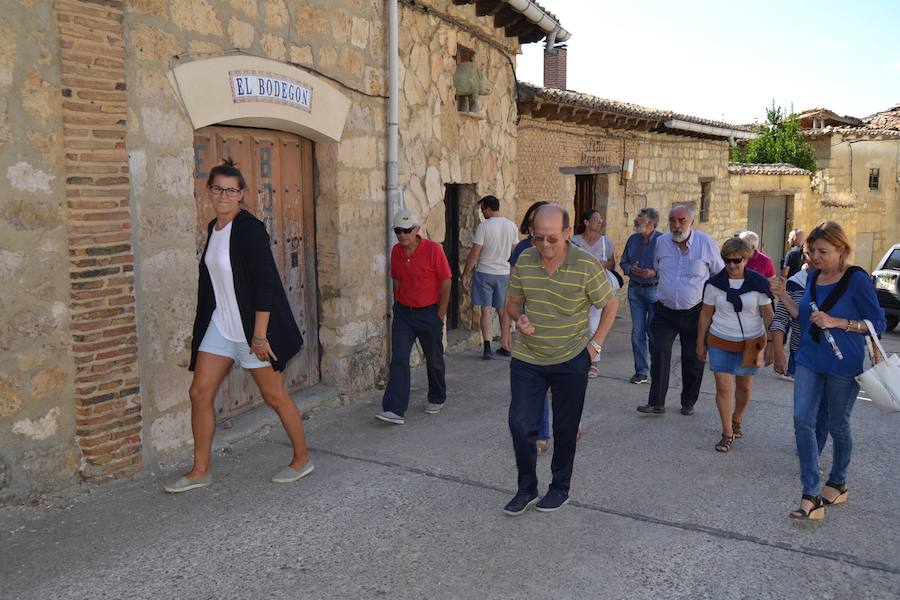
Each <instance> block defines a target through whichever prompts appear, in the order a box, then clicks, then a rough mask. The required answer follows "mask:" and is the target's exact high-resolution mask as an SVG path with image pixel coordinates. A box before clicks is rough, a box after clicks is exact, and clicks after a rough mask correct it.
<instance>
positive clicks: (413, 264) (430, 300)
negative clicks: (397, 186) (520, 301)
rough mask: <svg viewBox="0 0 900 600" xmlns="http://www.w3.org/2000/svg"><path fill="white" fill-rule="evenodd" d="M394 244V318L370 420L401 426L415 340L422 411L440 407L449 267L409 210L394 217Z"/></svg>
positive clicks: (443, 391)
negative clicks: (387, 363) (421, 360)
mask: <svg viewBox="0 0 900 600" xmlns="http://www.w3.org/2000/svg"><path fill="white" fill-rule="evenodd" d="M393 222H394V233H395V234H396V236H397V243H396V244H394V248H393V249H392V250H391V278H392V279H393V280H394V309H393V310H394V319H393V321H392V322H391V348H392V350H391V369H390V374H389V375H388V384H387V388H386V389H385V390H384V397H383V398H382V399H381V407H382V408H383V409H384V410H383V411H382V412H380V413H378V414H377V415H375V418H376V419H378V420H380V421H384V422H386V423H393V424H395V425H402V424H403V423H404V422H405V418H404V416H403V415H404V414H405V413H406V409H407V407H408V406H409V355H410V352H411V351H412V347H413V344H414V343H415V341H416V338H418V339H419V343H420V344H421V345H422V352H423V353H424V354H425V364H426V370H427V373H428V403H427V404H426V405H425V412H426V413H427V414H429V415H436V414H438V413H439V412H441V409H442V408H444V400H445V399H446V398H447V385H446V383H445V382H444V344H443V338H444V317H445V316H446V315H447V305H448V304H449V303H450V278H451V277H452V274H451V272H450V265H449V264H448V263H447V257H446V256H445V255H444V249H443V248H441V246H440V244H437V243H435V242H433V241H431V240H428V239H425V238H423V237H421V236H420V235H419V220H418V217H416V215H415V213H413V212H412V211H410V210H406V209H404V210H401V211H400V212H398V213H397V214H396V215H394V221H393Z"/></svg>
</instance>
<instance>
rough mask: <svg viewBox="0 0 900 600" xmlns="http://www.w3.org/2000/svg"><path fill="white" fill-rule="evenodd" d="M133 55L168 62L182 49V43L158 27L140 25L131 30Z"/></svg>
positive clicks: (153, 60) (148, 59)
mask: <svg viewBox="0 0 900 600" xmlns="http://www.w3.org/2000/svg"><path fill="white" fill-rule="evenodd" d="M129 37H130V44H129V46H130V47H131V48H132V49H133V50H134V52H133V53H132V54H131V56H136V57H138V58H140V59H142V60H147V61H150V62H155V63H162V64H168V63H169V61H170V60H172V57H174V56H175V55H176V54H178V53H179V52H180V51H181V44H180V43H179V42H178V39H177V38H176V37H175V36H174V35H172V34H171V33H167V32H165V31H163V30H161V29H158V28H156V27H150V26H147V25H139V26H137V27H135V28H133V29H130V30H129Z"/></svg>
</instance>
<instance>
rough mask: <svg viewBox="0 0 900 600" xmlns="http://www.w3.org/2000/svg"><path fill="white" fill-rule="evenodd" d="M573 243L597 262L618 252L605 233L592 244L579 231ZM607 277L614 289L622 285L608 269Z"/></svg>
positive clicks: (573, 238)
mask: <svg viewBox="0 0 900 600" xmlns="http://www.w3.org/2000/svg"><path fill="white" fill-rule="evenodd" d="M572 243H573V244H575V245H576V246H578V247H579V248H581V249H582V250H584V251H585V252H587V253H588V254H590V255H591V256H593V257H594V258H596V259H597V262H606V261H608V260H609V259H611V258H612V257H613V254H615V252H616V245H615V244H614V243H613V242H612V240H611V239H609V238H608V237H606V236H605V235H601V236H600V237H599V238H597V241H596V242H594V245H593V246H591V245H589V244H588V243H587V241H585V239H584V237H582V235H581V234H580V233H579V234H578V235H576V236H572ZM606 279H607V280H608V281H609V285H611V286H612V289H613V290H618V289H619V288H620V287H622V286H620V285H619V280H618V279H616V276H615V275H613V274H612V273H610V272H609V271H606ZM595 329H596V327H595Z"/></svg>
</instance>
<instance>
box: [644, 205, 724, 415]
mask: <svg viewBox="0 0 900 600" xmlns="http://www.w3.org/2000/svg"><path fill="white" fill-rule="evenodd" d="M693 226H694V211H693V210H692V209H691V208H689V207H687V206H682V205H676V206H673V207H672V210H671V211H669V233H667V234H664V235H662V236H660V238H659V239H658V240H657V241H656V255H655V258H654V263H655V269H656V272H657V273H658V274H659V286H658V298H659V300H658V302H657V304H656V306H655V307H654V310H653V320H652V321H651V322H650V339H651V342H650V397H649V399H648V401H647V404H644V405H642V406H639V407H638V411H639V412H642V413H645V414H651V415H662V414H664V413H665V412H666V392H668V391H669V371H670V369H671V364H672V345H673V344H674V343H675V337H676V336H677V337H678V338H679V339H680V340H681V376H682V390H681V414H683V415H691V414H693V413H694V404H695V403H696V402H697V398H698V397H699V396H700V384H701V383H702V381H703V362H702V361H701V360H700V358H699V357H698V356H697V351H696V347H697V319H698V317H699V315H700V309H701V307H702V304H703V286H704V284H705V283H706V280H707V279H709V278H710V277H711V276H713V275H715V274H716V273H718V272H719V271H721V270H722V269H724V268H725V263H724V262H723V261H722V257H721V256H719V249H718V247H717V246H716V243H715V241H714V240H713V239H712V238H711V237H710V236H708V235H707V234H705V233H703V232H701V231H696V230H694V229H693Z"/></svg>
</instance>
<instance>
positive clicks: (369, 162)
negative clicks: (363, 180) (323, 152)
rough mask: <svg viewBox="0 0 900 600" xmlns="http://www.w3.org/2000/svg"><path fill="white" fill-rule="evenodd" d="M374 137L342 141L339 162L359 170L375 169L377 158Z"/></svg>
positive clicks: (339, 149)
mask: <svg viewBox="0 0 900 600" xmlns="http://www.w3.org/2000/svg"><path fill="white" fill-rule="evenodd" d="M375 152H376V141H375V138H374V137H358V138H351V139H345V140H343V141H341V145H340V147H339V148H338V160H339V161H340V162H341V164H343V165H344V166H347V167H351V168H358V169H374V168H375V158H376V154H375Z"/></svg>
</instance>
